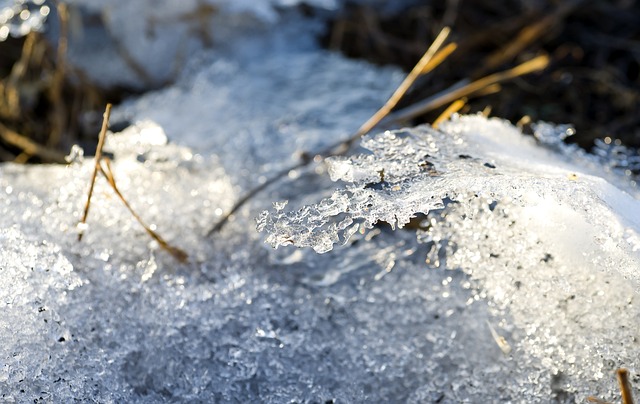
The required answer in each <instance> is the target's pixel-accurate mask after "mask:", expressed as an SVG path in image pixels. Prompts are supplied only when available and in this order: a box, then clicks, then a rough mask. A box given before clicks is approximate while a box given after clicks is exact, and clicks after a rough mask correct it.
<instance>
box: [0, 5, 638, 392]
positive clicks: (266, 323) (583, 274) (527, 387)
mask: <svg viewBox="0 0 640 404" xmlns="http://www.w3.org/2000/svg"><path fill="white" fill-rule="evenodd" d="M217 3H219V4H222V2H217ZM92 4H93V3H92ZM96 4H97V3H96ZM141 4H142V3H141ZM172 4H173V3H172ZM176 4H177V3H176ZM188 4H192V3H188ZM193 4H195V3H193ZM225 4H226V3H225ZM229 4H230V3H229ZM242 4H249V3H248V2H242ZM264 4H267V5H268V7H269V10H270V11H271V12H273V8H272V7H271V5H273V4H275V2H267V3H262V5H264ZM158 7H159V6H158ZM167 7H169V6H167ZM229 7H230V6H229ZM223 9H224V8H223ZM153 10H156V8H153ZM154 12H156V11H154ZM228 13H231V14H229V15H232V16H233V17H235V18H236V19H235V20H234V19H233V18H229V19H228V20H229V21H232V20H233V21H238V20H242V17H240V16H238V15H236V14H233V13H234V12H233V11H228ZM255 20H256V17H255V16H254V17H252V18H249V19H248V20H247V21H249V22H253V21H255ZM122 22H123V23H127V24H137V23H138V22H139V21H138V20H133V21H132V20H131V19H129V20H127V19H124V18H123V20H122ZM280 24H281V25H279V29H278V30H274V31H275V32H274V33H273V34H269V35H264V32H266V31H261V32H259V33H257V34H256V35H258V36H260V37H261V38H259V39H258V38H256V39H255V41H256V42H255V43H254V45H253V46H250V45H248V44H249V43H250V42H251V41H250V40H249V39H247V40H246V42H242V43H238V44H237V47H235V48H234V46H230V48H232V49H236V50H237V52H238V53H237V54H235V53H233V52H227V53H225V54H223V55H214V56H211V57H202V58H201V59H199V60H198V61H193V62H191V63H192V64H191V65H190V67H189V69H190V70H188V71H186V72H185V73H184V77H181V78H180V79H179V80H178V81H177V82H176V84H175V85H173V86H170V87H168V88H166V89H164V90H160V91H157V92H153V93H150V94H147V95H145V96H141V97H139V98H136V99H132V100H130V101H129V102H127V103H125V104H124V105H122V106H120V107H118V110H117V111H115V113H114V117H115V118H114V119H122V120H124V119H127V120H129V121H131V122H132V125H131V126H130V127H129V128H127V129H126V130H124V131H123V132H121V133H117V134H111V135H110V136H109V138H108V139H109V140H108V145H107V148H108V151H109V152H111V153H112V155H113V171H114V175H115V178H116V180H117V181H118V186H119V188H120V190H121V191H122V193H123V194H124V195H125V197H127V199H129V201H130V202H131V204H132V206H133V208H134V209H135V210H136V211H137V212H138V213H139V214H140V215H141V216H142V218H143V219H144V220H145V221H146V222H147V223H148V224H150V225H153V226H154V228H155V229H156V230H157V231H158V233H160V234H161V235H162V236H163V237H164V238H166V239H167V240H168V241H169V242H170V243H173V244H175V245H177V246H178V247H180V248H182V249H184V250H186V251H187V252H188V253H189V256H190V261H189V263H188V264H184V265H181V264H178V263H176V262H175V261H174V260H173V259H172V258H171V257H170V256H169V255H168V254H166V253H164V252H163V251H162V249H160V248H159V246H158V245H157V243H155V242H153V241H152V240H150V239H149V237H148V235H147V234H146V233H145V232H144V230H143V229H142V228H141V227H140V226H139V225H138V224H137V222H136V221H135V220H134V219H133V218H132V217H131V215H130V214H129V212H128V211H127V210H126V209H125V208H124V207H122V205H121V203H120V201H119V200H118V199H117V198H116V197H115V196H114V195H113V193H112V192H111V190H110V188H109V187H108V186H107V184H106V183H105V181H103V180H99V181H98V183H97V185H96V190H95V192H94V199H93V204H92V208H91V212H90V216H89V220H88V228H87V229H86V230H85V237H84V239H83V242H82V243H78V242H77V241H76V235H77V228H76V224H77V223H78V220H79V217H80V214H81V212H82V207H83V203H84V198H85V195H86V192H87V187H88V180H89V178H90V175H91V171H92V169H93V162H92V161H91V159H89V158H85V159H84V160H83V159H81V158H77V159H75V161H74V163H72V164H70V165H69V166H66V167H63V166H38V167H33V166H32V167H24V166H17V165H13V164H3V165H2V166H0V298H1V299H2V300H1V302H2V304H3V308H2V315H1V316H0V341H1V342H2V343H1V344H0V397H1V398H2V401H5V402H27V401H29V402H33V401H44V402H69V401H72V400H80V401H89V402H91V401H98V402H105V403H109V402H198V401H200V402H236V401H239V402H267V403H269V402H272V403H279V402H292V401H293V402H336V403H338V402H413V403H425V402H427V403H428V402H440V403H455V402H465V401H466V402H509V401H511V402H584V398H585V397H586V396H589V395H594V396H598V397H600V398H602V399H606V400H609V401H616V397H617V387H616V383H615V379H614V374H613V372H614V371H615V369H616V368H618V367H627V368H629V369H630V370H631V373H632V377H633V378H632V382H633V383H634V385H635V386H636V387H637V386H638V385H640V382H638V381H637V375H638V368H637V366H638V357H640V347H639V345H638V332H637V324H638V320H639V319H640V313H639V311H638V305H637V302H636V301H637V299H638V293H639V290H640V289H639V286H638V279H639V278H640V276H639V275H638V268H639V262H638V260H639V257H638V254H639V250H638V246H639V243H638V231H639V228H640V225H639V223H638V221H639V219H638V217H639V216H638V214H637V212H638V199H637V198H638V192H637V187H636V186H635V185H634V183H633V182H632V181H631V180H630V177H629V176H625V175H621V174H620V173H619V169H620V168H622V170H623V172H624V170H625V169H626V168H625V166H624V164H622V162H626V163H633V161H634V160H633V159H632V158H627V157H628V156H627V157H625V152H624V151H622V152H621V151H620V150H618V149H617V150H616V151H615V152H616V155H617V156H618V157H619V158H618V159H617V160H616V161H617V162H616V163H615V164H610V156H611V154H610V153H609V154H607V153H606V150H609V149H606V148H602V150H603V151H605V152H602V153H599V154H600V156H599V157H593V156H590V155H587V154H584V153H581V152H579V151H577V150H576V149H571V148H568V147H565V146H563V144H562V143H559V142H555V141H553V139H555V138H557V137H561V136H564V135H566V134H567V132H566V131H567V130H568V129H567V128H566V127H561V128H556V127H553V126H550V125H545V124H541V125H540V126H538V128H537V131H538V132H537V133H538V138H539V139H540V141H536V140H534V139H533V138H531V137H525V136H523V135H522V134H521V133H520V132H519V131H518V130H517V129H516V128H514V127H513V126H511V125H510V124H508V123H506V122H504V121H501V120H498V119H484V118H482V117H477V116H468V117H458V118H456V119H454V120H453V121H452V122H449V123H445V124H442V125H441V126H440V128H439V129H438V130H434V129H432V128H429V127H419V128H408V129H403V130H399V131H390V132H384V133H378V134H373V135H372V136H370V137H367V138H366V139H364V140H363V142H362V146H363V147H364V148H365V149H368V152H365V153H362V154H357V155H354V156H349V157H340V158H334V159H333V160H331V161H329V162H328V166H327V171H326V172H323V167H319V168H318V171H319V173H315V172H297V173H292V175H291V176H290V178H289V179H286V180H284V181H283V182H282V183H280V185H279V186H278V187H274V188H273V189H271V190H270V191H269V192H266V193H265V194H263V195H260V196H259V197H257V198H256V199H255V200H254V201H253V202H252V203H251V204H250V206H247V207H246V208H245V209H244V210H243V211H242V212H240V214H238V215H237V216H236V218H235V220H234V221H233V222H231V223H230V224H229V226H228V227H227V228H225V229H224V231H223V232H222V233H221V234H218V235H216V236H215V237H213V238H210V239H208V238H205V237H203V234H204V233H205V232H206V231H207V230H208V229H209V228H210V226H211V225H212V224H213V222H214V221H215V220H216V219H217V218H218V217H219V216H220V214H221V213H222V212H224V211H226V210H227V209H229V207H230V205H231V204H232V203H233V201H234V200H235V199H237V198H239V197H240V195H242V194H243V193H244V192H245V191H246V190H247V189H248V188H250V187H251V186H253V185H255V184H256V183H259V182H260V181H261V177H263V176H268V175H270V174H272V173H273V172H275V171H277V170H278V169H280V168H282V166H283V165H287V164H288V162H290V160H292V159H294V158H295V153H296V152H299V151H313V150H315V149H316V148H321V147H322V146H324V145H326V144H330V143H333V142H334V141H335V140H337V139H339V138H341V137H342V136H346V135H348V133H349V132H351V131H352V130H353V129H354V128H356V127H358V126H359V125H360V124H361V123H362V121H363V120H364V119H366V118H367V116H368V115H369V114H371V113H373V112H374V111H375V109H376V107H378V106H379V105H380V104H381V103H382V102H383V101H384V98H385V96H387V95H388V94H389V93H390V92H391V91H392V90H393V88H394V86H395V85H397V83H398V79H399V77H400V76H399V75H398V74H397V72H394V71H393V70H389V69H379V68H375V67H371V66H368V65H366V64H363V63H358V62H354V61H348V60H345V59H343V58H341V57H340V56H337V55H331V54H328V53H326V52H323V51H320V50H318V49H316V48H315V47H313V46H311V45H309V44H310V43H311V41H310V40H308V39H309V38H308V37H307V38H306V39H305V38H302V39H300V37H303V36H304V35H303V34H301V32H303V31H300V30H299V28H300V27H302V26H303V25H302V24H300V23H299V22H295V21H291V20H287V19H286V18H283V19H282V20H281V21H280ZM248 25H251V24H246V25H242V26H243V27H246V26H248ZM137 28H138V27H128V28H126V29H123V32H124V31H127V30H129V31H131V30H135V29H137ZM185 32H186V31H185ZM245 34H247V35H248V36H250V35H251V33H250V32H249V33H246V32H245ZM293 38H295V39H296V40H293ZM256 44H257V45H256ZM140 51H141V52H142V53H141V54H144V52H146V51H148V50H146V51H145V49H140ZM256 52H258V53H256ZM256 54H258V55H260V57H259V58H256V57H250V56H251V55H253V56H255V55H256ZM98 60H99V59H98ZM92 63H97V62H96V60H93V61H92ZM283 66H284V67H283ZM165 67H166V65H165ZM187 146H188V147H187ZM76 155H78V156H80V153H76ZM631 157H633V156H631ZM627 168H628V166H627ZM330 178H331V179H333V180H335V181H337V182H331V181H330ZM284 200H288V201H289V202H288V204H286V205H284V204H283V203H278V204H276V205H277V207H278V210H276V211H274V210H273V209H272V210H271V211H269V212H268V213H264V214H262V216H261V219H260V224H261V227H262V228H263V229H264V230H265V231H267V232H266V233H257V232H256V231H255V225H254V221H253V218H254V217H255V216H258V215H259V214H260V211H262V210H264V209H267V208H268V207H270V206H272V201H277V202H281V201H284ZM418 212H422V215H421V216H420V217H419V218H418V219H414V220H413V221H410V219H411V218H412V216H414V215H416V214H418ZM383 222H386V223H388V224H392V225H394V226H395V227H396V230H395V231H391V230H390V226H388V225H387V224H384V223H383ZM400 227H403V228H402V229H398V228H400ZM265 236H266V237H267V239H268V240H269V241H270V242H271V243H273V244H274V245H282V244H294V245H297V246H305V245H306V246H310V247H313V248H315V249H317V250H318V251H321V252H322V251H328V250H331V249H333V250H332V251H331V252H328V253H326V254H316V253H315V252H314V251H313V250H312V249H309V248H306V249H297V248H293V247H287V248H280V249H278V250H273V249H271V248H269V247H268V246H265V245H264V243H263V242H264V239H263V238H264V237H265ZM336 243H346V245H345V246H343V247H338V248H334V244H336ZM636 393H637V390H636Z"/></svg>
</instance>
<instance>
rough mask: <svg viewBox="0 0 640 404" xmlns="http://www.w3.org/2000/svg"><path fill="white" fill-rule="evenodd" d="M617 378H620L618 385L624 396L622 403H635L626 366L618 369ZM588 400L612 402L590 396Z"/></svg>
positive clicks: (597, 402) (600, 403)
mask: <svg viewBox="0 0 640 404" xmlns="http://www.w3.org/2000/svg"><path fill="white" fill-rule="evenodd" d="M616 378H617V379H618V387H619V388H620V394H621V396H622V404H634V401H633V394H632V393H631V383H630V382H629V371H628V370H627V369H624V368H620V369H618V370H617V371H616ZM587 401H589V402H590V403H596V404H611V403H609V402H608V401H604V400H601V399H599V398H598V397H594V396H589V397H587Z"/></svg>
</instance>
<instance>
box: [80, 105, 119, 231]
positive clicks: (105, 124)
mask: <svg viewBox="0 0 640 404" xmlns="http://www.w3.org/2000/svg"><path fill="white" fill-rule="evenodd" d="M110 116H111V104H107V107H106V108H105V110H104V115H103V118H102V128H100V135H99V136H98V147H97V148H96V156H95V161H94V167H93V174H92V175H91V185H89V195H88V196H87V202H86V204H85V205H84V213H83V214H82V219H81V220H80V225H81V226H80V232H79V233H78V241H80V240H82V235H83V234H84V232H83V226H82V225H84V224H86V223H87V216H88V215H89V207H90V206H91V196H92V195H93V187H94V185H95V183H96V177H97V176H98V171H99V170H100V159H101V158H102V148H103V147H104V140H105V138H106V137H107V129H108V127H109V117H110Z"/></svg>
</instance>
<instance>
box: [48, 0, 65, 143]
mask: <svg viewBox="0 0 640 404" xmlns="http://www.w3.org/2000/svg"><path fill="white" fill-rule="evenodd" d="M56 7H57V10H58V19H59V21H60V37H59V39H58V48H57V51H56V66H55V70H54V72H53V77H52V79H51V86H50V87H49V91H48V95H49V99H50V101H51V105H52V106H53V109H52V111H51V130H50V134H49V139H48V140H47V144H48V145H49V146H58V145H59V144H60V139H61V137H62V133H63V132H64V128H65V120H66V116H67V114H66V112H67V111H66V103H65V102H63V100H62V86H63V85H64V77H65V73H66V57H67V42H68V36H69V34H68V31H69V29H68V26H69V11H68V9H67V5H66V4H65V3H63V2H59V3H57V4H56Z"/></svg>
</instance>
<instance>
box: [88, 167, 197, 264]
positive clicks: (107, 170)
mask: <svg viewBox="0 0 640 404" xmlns="http://www.w3.org/2000/svg"><path fill="white" fill-rule="evenodd" d="M99 166H100V172H101V173H102V175H104V177H105V178H106V179H107V182H108V183H109V185H111V189H113V192H115V193H116V195H117V196H118V198H120V200H121V201H122V203H123V204H124V206H126V208H127V210H129V212H130V213H131V215H132V216H133V217H134V218H135V219H136V220H137V221H138V223H140V225H141V226H142V227H143V228H144V229H145V231H146V232H147V233H148V234H149V235H150V236H151V238H153V239H154V240H156V241H157V242H158V244H159V245H160V247H162V249H164V250H165V251H167V252H168V253H169V254H171V255H172V256H173V257H174V258H175V259H177V260H178V261H180V262H182V263H185V262H187V260H188V255H187V253H186V252H184V251H183V250H181V249H179V248H177V247H174V246H172V245H170V244H169V243H167V242H166V241H165V240H164V239H163V238H162V237H160V235H159V234H158V233H156V232H155V231H153V230H152V229H151V228H150V227H149V226H147V225H146V224H145V223H144V222H143V221H142V218H141V217H140V216H139V215H138V214H137V213H136V212H135V211H134V210H133V208H132V207H131V205H130V204H129V202H128V201H127V200H126V199H125V197H124V196H123V195H122V193H121V192H120V190H119V189H118V186H117V185H116V180H115V178H114V176H113V171H112V170H111V162H110V160H109V159H106V158H105V159H102V161H101V162H100V164H99Z"/></svg>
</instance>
